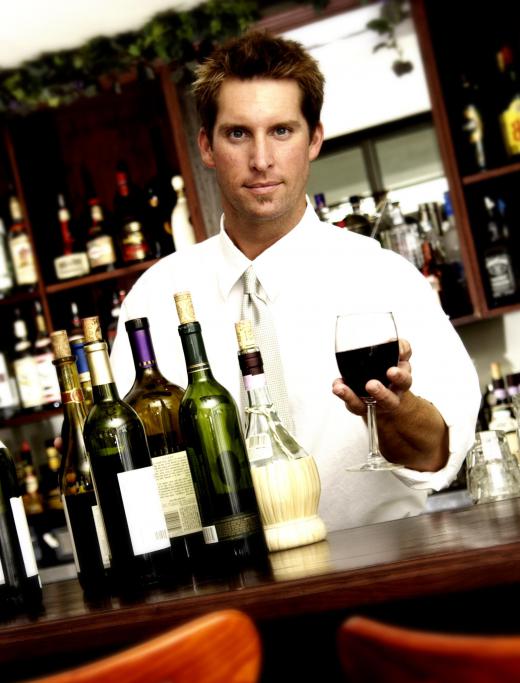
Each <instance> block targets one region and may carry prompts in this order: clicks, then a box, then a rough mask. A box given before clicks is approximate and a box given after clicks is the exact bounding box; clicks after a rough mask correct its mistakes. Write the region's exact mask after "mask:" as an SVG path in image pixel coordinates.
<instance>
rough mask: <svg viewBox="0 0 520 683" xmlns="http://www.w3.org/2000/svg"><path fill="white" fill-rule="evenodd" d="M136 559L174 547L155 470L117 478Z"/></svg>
mask: <svg viewBox="0 0 520 683" xmlns="http://www.w3.org/2000/svg"><path fill="white" fill-rule="evenodd" d="M117 478H118V481H119V488H120V490H121V497H122V499H123V506H124V509H125V515H126V521H127V524H128V531H129V532H130V540H131V542H132V549H133V551H134V555H143V554H144V553H152V552H154V551H156V550H164V549H165V548H169V547H170V538H169V536H168V527H167V526H166V521H165V519H164V512H163V510H162V505H161V498H160V496H159V489H158V487H157V481H156V480H155V475H154V471H153V467H152V466H151V465H150V467H141V468H140V469H137V470H132V471H131V472H119V473H118V475H117Z"/></svg>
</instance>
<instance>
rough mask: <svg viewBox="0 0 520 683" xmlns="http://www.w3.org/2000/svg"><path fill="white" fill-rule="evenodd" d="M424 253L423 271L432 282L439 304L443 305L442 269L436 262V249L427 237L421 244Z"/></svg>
mask: <svg viewBox="0 0 520 683" xmlns="http://www.w3.org/2000/svg"><path fill="white" fill-rule="evenodd" d="M421 249H422V253H423V263H422V266H421V269H420V270H421V273H422V274H423V275H424V277H425V278H426V279H427V280H428V282H429V283H430V286H431V288H432V289H433V291H434V292H435V295H436V297H437V300H438V302H439V304H440V305H441V306H442V299H441V291H442V270H441V268H440V266H439V264H438V263H437V262H436V259H435V255H434V251H433V248H432V245H431V242H429V241H428V240H427V239H424V240H423V242H422V244H421Z"/></svg>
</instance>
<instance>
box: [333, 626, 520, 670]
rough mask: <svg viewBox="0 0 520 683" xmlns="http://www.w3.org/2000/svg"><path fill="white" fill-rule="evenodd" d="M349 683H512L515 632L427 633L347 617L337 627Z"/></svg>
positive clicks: (517, 656) (519, 651)
mask: <svg viewBox="0 0 520 683" xmlns="http://www.w3.org/2000/svg"><path fill="white" fill-rule="evenodd" d="M338 653H339V658H340V661H341V665H342V668H343V671H344V672H345V673H346V674H347V680H348V681H349V683H416V682H417V681H421V682H422V683H451V681H453V682H456V683H518V681H520V636H514V635H513V636H480V635H452V634H446V633H442V634H439V633H429V632H426V631H424V632H423V631H417V630H414V629H410V628H403V627H397V626H389V625H387V624H383V623H381V622H378V621H374V620H372V619H367V618H365V617H350V618H349V619H347V620H346V621H344V622H343V624H342V625H341V626H340V628H339V631H338Z"/></svg>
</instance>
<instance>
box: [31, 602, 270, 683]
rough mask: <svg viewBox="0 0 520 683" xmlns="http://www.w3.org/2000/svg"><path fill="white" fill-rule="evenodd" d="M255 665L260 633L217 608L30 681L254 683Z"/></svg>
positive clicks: (242, 616) (231, 612)
mask: <svg viewBox="0 0 520 683" xmlns="http://www.w3.org/2000/svg"><path fill="white" fill-rule="evenodd" d="M260 665H261V646H260V637H259V635H258V631H257V630H256V627H255V625H254V624H253V622H252V621H251V619H250V618H249V617H248V616H246V615H245V614H243V613H242V612H239V611H237V610H222V611H219V612H213V613H211V614H207V615H205V616H203V617H200V618H198V619H194V620H193V621H190V622H189V623H187V624H184V625H182V626H178V627H176V628H174V629H171V630H170V631H167V632H166V633H164V634H162V635H160V636H157V637H155V638H152V639H151V640H147V641H146V642H144V643H141V644H138V645H134V646H132V647H130V648H127V649H126V650H123V651H121V652H118V653H117V654H114V655H110V656H108V657H105V658H103V659H100V660H98V661H95V662H92V663H90V664H85V665H83V666H80V667H78V668H75V669H70V670H68V671H64V672H62V673H58V674H53V675H51V676H46V677H44V678H38V679H37V680H34V681H33V682H32V683H255V682H256V681H258V679H259V675H260Z"/></svg>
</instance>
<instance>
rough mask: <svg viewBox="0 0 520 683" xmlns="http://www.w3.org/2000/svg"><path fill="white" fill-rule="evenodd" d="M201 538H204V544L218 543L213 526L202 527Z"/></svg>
mask: <svg viewBox="0 0 520 683" xmlns="http://www.w3.org/2000/svg"><path fill="white" fill-rule="evenodd" d="M202 536H203V538H204V543H206V544H208V543H218V534H217V528H216V526H215V525H214V524H213V525H211V526H204V527H202Z"/></svg>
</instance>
